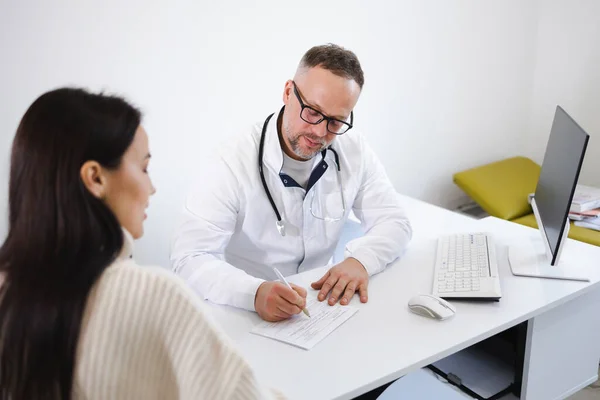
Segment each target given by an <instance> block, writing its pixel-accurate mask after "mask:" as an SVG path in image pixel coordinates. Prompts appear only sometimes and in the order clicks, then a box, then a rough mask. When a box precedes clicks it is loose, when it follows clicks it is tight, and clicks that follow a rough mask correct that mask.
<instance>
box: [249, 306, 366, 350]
mask: <svg viewBox="0 0 600 400" xmlns="http://www.w3.org/2000/svg"><path fill="white" fill-rule="evenodd" d="M306 308H307V309H308V312H309V313H310V318H309V317H307V316H306V315H304V313H300V314H297V315H294V316H293V317H292V318H290V319H287V320H284V321H280V322H267V321H262V322H261V323H260V324H258V325H257V326H255V327H254V328H253V329H252V331H251V333H254V334H256V335H260V336H265V337H268V338H271V339H275V340H278V341H280V342H284V343H288V344H291V345H293V346H297V347H300V348H302V349H305V350H310V349H311V348H313V347H314V346H315V345H316V344H317V343H319V342H320V341H321V340H323V339H325V337H326V336H327V335H329V334H330V333H331V332H333V331H334V330H336V329H337V328H338V327H339V326H340V325H342V324H343V323H344V322H346V321H347V320H348V319H350V317H352V316H353V315H354V314H355V313H356V312H357V311H358V309H357V308H354V307H351V306H341V305H339V304H336V305H334V306H330V305H329V304H327V301H323V302H319V301H317V299H312V300H307V304H306Z"/></svg>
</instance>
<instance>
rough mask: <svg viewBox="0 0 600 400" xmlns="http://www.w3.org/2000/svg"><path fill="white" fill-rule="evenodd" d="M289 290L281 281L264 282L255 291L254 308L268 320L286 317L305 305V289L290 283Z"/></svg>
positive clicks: (300, 310) (278, 319)
mask: <svg viewBox="0 0 600 400" xmlns="http://www.w3.org/2000/svg"><path fill="white" fill-rule="evenodd" d="M290 286H291V287H292V288H293V289H294V290H291V289H290V288H288V287H287V286H285V285H284V284H283V283H281V282H264V283H262V284H261V285H260V286H259V287H258V290H257V291H256V297H255V298H254V308H255V309H256V312H257V313H258V315H260V317H261V318H262V319H264V320H265V321H269V322H276V321H281V320H284V319H288V318H289V317H291V316H292V315H294V314H298V313H300V312H302V309H303V308H304V307H305V306H306V290H305V289H304V288H301V287H300V286H296V285H294V284H293V283H290Z"/></svg>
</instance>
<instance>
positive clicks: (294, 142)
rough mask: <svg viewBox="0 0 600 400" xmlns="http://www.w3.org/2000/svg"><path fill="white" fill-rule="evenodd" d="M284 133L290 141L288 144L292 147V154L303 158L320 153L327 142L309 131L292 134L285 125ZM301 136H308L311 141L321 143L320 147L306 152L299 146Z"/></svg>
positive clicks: (309, 157)
mask: <svg viewBox="0 0 600 400" xmlns="http://www.w3.org/2000/svg"><path fill="white" fill-rule="evenodd" d="M285 133H286V135H287V137H288V139H289V141H290V146H291V147H292V151H293V152H294V154H296V155H297V156H298V157H300V158H303V159H305V160H310V159H311V158H313V157H314V156H315V155H316V154H318V153H320V152H321V151H323V149H324V148H325V147H327V143H326V142H325V140H324V139H321V138H319V137H317V136H314V135H312V134H310V133H298V134H296V135H295V136H294V135H292V133H291V132H290V129H289V127H287V126H286V127H285ZM302 136H306V137H307V138H309V139H310V140H312V141H313V142H316V143H319V144H320V145H321V147H319V149H317V150H315V151H313V152H310V153H306V152H304V151H302V148H301V147H300V138H301V137H302Z"/></svg>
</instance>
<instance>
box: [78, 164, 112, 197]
mask: <svg viewBox="0 0 600 400" xmlns="http://www.w3.org/2000/svg"><path fill="white" fill-rule="evenodd" d="M79 174H80V176H81V181H82V182H83V184H84V185H85V187H86V188H87V190H88V191H89V192H90V193H91V194H92V195H94V197H96V198H98V199H100V200H104V198H105V197H106V191H107V187H106V186H107V179H106V176H105V175H104V169H103V168H102V166H101V165H100V163H98V162H97V161H86V162H85V163H84V164H83V165H82V166H81V170H80V171H79Z"/></svg>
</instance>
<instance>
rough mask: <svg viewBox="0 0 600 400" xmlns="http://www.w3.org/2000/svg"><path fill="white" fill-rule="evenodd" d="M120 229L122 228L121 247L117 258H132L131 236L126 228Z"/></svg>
mask: <svg viewBox="0 0 600 400" xmlns="http://www.w3.org/2000/svg"><path fill="white" fill-rule="evenodd" d="M121 229H122V230H123V247H122V248H121V252H120V253H119V257H118V258H119V260H126V259H130V258H133V236H131V233H129V231H128V230H127V229H125V228H121Z"/></svg>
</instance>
